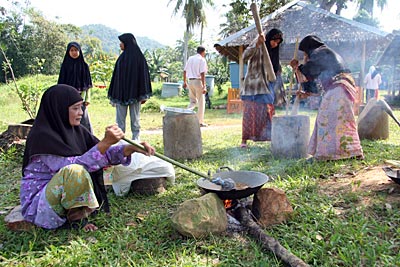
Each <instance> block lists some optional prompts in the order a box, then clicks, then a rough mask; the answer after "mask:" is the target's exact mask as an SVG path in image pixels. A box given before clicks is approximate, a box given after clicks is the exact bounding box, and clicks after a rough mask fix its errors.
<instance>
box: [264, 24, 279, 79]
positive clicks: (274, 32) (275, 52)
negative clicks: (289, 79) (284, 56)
mask: <svg viewBox="0 0 400 267" xmlns="http://www.w3.org/2000/svg"><path fill="white" fill-rule="evenodd" d="M271 40H280V42H279V44H278V46H277V47H275V48H271V44H270V41H271ZM282 42H283V37H282V32H281V31H280V30H278V29H271V30H270V31H269V32H268V33H267V35H266V36H265V45H266V46H267V49H268V54H269V57H270V59H271V63H272V67H273V68H274V72H275V73H277V72H278V71H280V70H281V69H282V68H281V64H280V62H279V47H280V45H281V43H282Z"/></svg>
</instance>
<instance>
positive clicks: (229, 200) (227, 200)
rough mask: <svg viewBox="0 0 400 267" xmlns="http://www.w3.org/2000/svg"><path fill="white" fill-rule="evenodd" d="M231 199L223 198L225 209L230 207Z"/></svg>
mask: <svg viewBox="0 0 400 267" xmlns="http://www.w3.org/2000/svg"><path fill="white" fill-rule="evenodd" d="M232 202H233V201H232V199H225V200H224V206H225V209H229V208H231V207H232Z"/></svg>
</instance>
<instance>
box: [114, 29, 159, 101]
mask: <svg viewBox="0 0 400 267" xmlns="http://www.w3.org/2000/svg"><path fill="white" fill-rule="evenodd" d="M118 39H119V40H120V41H121V42H122V43H123V44H124V50H123V51H122V53H121V55H120V56H119V57H118V59H117V62H116V63H115V68H114V71H113V75H112V78H111V83H110V87H109V89H108V98H109V99H110V100H111V102H114V103H117V104H122V105H129V104H132V103H134V102H136V101H138V102H140V101H142V100H145V99H148V98H150V96H151V93H152V89H151V82H150V73H149V67H148V65H147V62H146V59H145V57H144V55H143V53H142V51H141V50H140V48H139V46H138V45H137V43H136V39H135V37H134V36H133V34H131V33H124V34H122V35H120V36H118Z"/></svg>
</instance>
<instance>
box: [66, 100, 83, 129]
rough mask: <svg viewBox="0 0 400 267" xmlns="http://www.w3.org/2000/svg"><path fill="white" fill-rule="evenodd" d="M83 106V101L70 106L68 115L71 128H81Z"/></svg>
mask: <svg viewBox="0 0 400 267" xmlns="http://www.w3.org/2000/svg"><path fill="white" fill-rule="evenodd" d="M82 104H83V101H79V102H76V103H75V104H73V105H71V106H69V108H68V114H69V124H71V126H79V125H80V124H81V119H82V116H83V110H82Z"/></svg>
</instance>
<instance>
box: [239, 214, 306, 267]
mask: <svg viewBox="0 0 400 267" xmlns="http://www.w3.org/2000/svg"><path fill="white" fill-rule="evenodd" d="M235 217H236V218H237V219H238V220H239V221H240V223H241V224H242V225H243V226H244V227H246V229H247V232H248V233H249V234H250V235H251V236H252V237H253V238H255V239H256V241H257V242H258V243H260V244H261V246H262V247H263V248H265V249H268V250H270V251H271V252H272V253H274V254H275V255H276V256H277V257H279V258H280V259H281V260H282V261H283V262H285V263H286V264H289V266H292V267H305V266H309V265H308V264H306V263H305V262H304V261H302V260H301V259H299V258H298V257H297V256H296V255H294V254H292V253H291V252H289V251H288V250H286V249H285V248H284V247H283V246H282V245H281V244H280V243H279V242H278V241H277V240H275V239H274V238H273V237H270V236H268V235H267V234H266V233H264V231H263V229H262V228H261V227H260V226H259V225H258V224H257V223H256V222H255V221H254V220H253V219H252V218H251V216H250V214H249V212H248V210H247V209H246V208H244V207H238V208H237V209H236V210H235Z"/></svg>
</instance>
